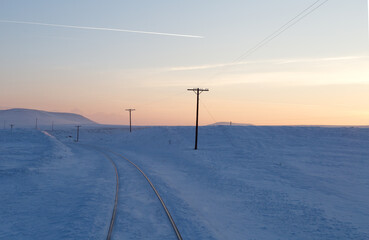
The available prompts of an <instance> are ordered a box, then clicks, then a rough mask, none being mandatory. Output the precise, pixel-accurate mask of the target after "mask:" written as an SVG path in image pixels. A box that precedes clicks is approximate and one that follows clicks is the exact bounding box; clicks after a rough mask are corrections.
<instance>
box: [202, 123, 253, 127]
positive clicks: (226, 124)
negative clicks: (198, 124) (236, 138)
mask: <svg viewBox="0 0 369 240" xmlns="http://www.w3.org/2000/svg"><path fill="white" fill-rule="evenodd" d="M230 125H232V126H253V125H252V124H248V123H234V122H216V123H213V124H209V125H208V126H230Z"/></svg>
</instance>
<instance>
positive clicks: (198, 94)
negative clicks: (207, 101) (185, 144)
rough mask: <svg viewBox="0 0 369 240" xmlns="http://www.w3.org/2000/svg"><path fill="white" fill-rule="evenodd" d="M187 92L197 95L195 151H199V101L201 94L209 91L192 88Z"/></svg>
mask: <svg viewBox="0 0 369 240" xmlns="http://www.w3.org/2000/svg"><path fill="white" fill-rule="evenodd" d="M187 91H193V92H194V93H195V94H196V95H197V107H196V136H195V150H197V136H198V133H199V101H200V94H201V93H202V92H208V91H209V89H207V88H205V89H201V88H192V89H187Z"/></svg>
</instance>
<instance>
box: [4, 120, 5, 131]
mask: <svg viewBox="0 0 369 240" xmlns="http://www.w3.org/2000/svg"><path fill="white" fill-rule="evenodd" d="M4 129H5V120H4Z"/></svg>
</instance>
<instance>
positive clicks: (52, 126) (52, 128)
mask: <svg viewBox="0 0 369 240" xmlns="http://www.w3.org/2000/svg"><path fill="white" fill-rule="evenodd" d="M51 131H54V121H52V122H51Z"/></svg>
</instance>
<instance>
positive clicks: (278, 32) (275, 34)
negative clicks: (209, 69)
mask: <svg viewBox="0 0 369 240" xmlns="http://www.w3.org/2000/svg"><path fill="white" fill-rule="evenodd" d="M320 1H321V0H317V1H315V2H314V3H313V4H311V5H309V6H308V7H307V8H305V9H304V10H303V11H301V12H300V13H299V14H297V15H296V16H295V17H293V18H292V19H291V20H289V21H287V22H286V23H285V24H283V25H282V26H281V27H279V28H278V29H277V30H276V31H274V32H273V33H272V34H270V35H268V36H267V37H265V38H264V39H263V40H261V41H260V42H258V43H257V44H255V45H254V46H253V47H252V48H250V49H249V50H247V51H246V52H245V53H243V54H241V55H240V56H239V57H237V58H236V59H234V60H233V61H232V62H231V64H229V65H228V66H230V65H232V64H233V63H238V62H240V61H241V60H243V59H244V58H246V57H248V56H250V55H251V54H253V53H254V52H256V51H257V50H259V49H260V48H261V47H263V46H265V45H266V44H268V43H270V42H271V41H272V40H273V39H275V38H277V37H278V36H279V35H281V34H282V33H284V32H285V31H287V30H288V29H289V28H291V27H293V26H294V25H296V24H297V23H298V22H300V21H301V20H302V19H304V18H305V17H307V16H308V15H310V14H311V13H313V12H314V11H316V10H317V9H318V8H320V7H321V6H323V5H324V4H325V3H327V2H328V1H329V0H325V1H323V2H322V3H320V4H318V3H319V2H320ZM317 4H318V5H317ZM314 6H315V7H314ZM223 71H224V67H223ZM223 71H222V70H221V71H219V72H217V73H215V74H214V75H213V76H211V77H210V79H212V78H214V77H216V76H217V75H219V74H221V73H222V72H223Z"/></svg>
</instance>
